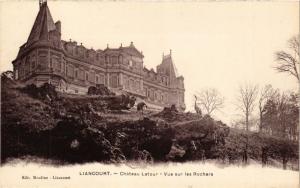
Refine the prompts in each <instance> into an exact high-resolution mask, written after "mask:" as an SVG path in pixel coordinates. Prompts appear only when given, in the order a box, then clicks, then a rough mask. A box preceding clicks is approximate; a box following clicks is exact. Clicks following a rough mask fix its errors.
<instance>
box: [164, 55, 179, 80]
mask: <svg viewBox="0 0 300 188" xmlns="http://www.w3.org/2000/svg"><path fill="white" fill-rule="evenodd" d="M162 64H168V65H169V66H170V68H171V70H170V71H172V72H173V73H174V74H175V77H176V78H177V77H179V74H178V71H177V68H176V66H175V64H174V63H173V60H172V56H171V53H170V54H169V55H164V56H163V60H162Z"/></svg>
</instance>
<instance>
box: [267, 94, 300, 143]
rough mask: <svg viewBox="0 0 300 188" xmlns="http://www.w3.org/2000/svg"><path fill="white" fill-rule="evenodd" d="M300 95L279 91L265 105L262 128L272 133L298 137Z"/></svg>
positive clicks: (290, 138)
mask: <svg viewBox="0 0 300 188" xmlns="http://www.w3.org/2000/svg"><path fill="white" fill-rule="evenodd" d="M298 100H299V97H298V95H297V94H295V93H288V94H287V93H282V94H280V93H278V94H276V95H274V96H273V97H271V98H269V99H268V101H267V102H266V104H265V105H264V107H263V113H262V128H263V130H264V131H265V132H267V133H269V134H270V135H275V136H279V137H283V138H286V139H289V140H297V139H298V134H297V132H298V130H299V125H298V124H299V105H298V104H299V103H298Z"/></svg>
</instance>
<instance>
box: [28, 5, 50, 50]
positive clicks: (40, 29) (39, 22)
mask: <svg viewBox="0 0 300 188" xmlns="http://www.w3.org/2000/svg"><path fill="white" fill-rule="evenodd" d="M55 29H56V27H55V24H54V21H53V19H52V16H51V13H50V10H49V8H48V6H47V2H45V3H42V4H41V5H40V10H39V13H38V15H37V17H36V19H35V21H34V24H33V26H32V29H31V32H30V35H29V37H28V40H27V44H31V43H33V42H35V41H39V40H48V39H49V32H50V31H53V30H55Z"/></svg>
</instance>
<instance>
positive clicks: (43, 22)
mask: <svg viewBox="0 0 300 188" xmlns="http://www.w3.org/2000/svg"><path fill="white" fill-rule="evenodd" d="M143 58H144V55H143V53H142V52H140V51H138V50H137V49H136V47H135V46H134V44H133V43H132V42H131V44H130V45H129V46H122V45H121V46H120V47H118V48H110V47H109V46H107V48H106V49H104V50H100V49H99V50H94V49H87V48H86V47H84V46H83V45H82V43H80V44H77V42H75V41H71V40H70V41H65V40H62V39H61V22H60V21H57V22H55V23H54V21H53V19H52V16H51V14H50V11H49V8H48V6H47V2H46V1H40V9H39V12H38V15H37V17H36V20H35V22H34V24H33V27H32V29H31V32H30V35H29V37H28V39H27V42H26V43H25V44H23V45H22V46H21V47H20V49H19V53H18V55H17V57H16V59H15V60H14V61H13V62H12V64H13V69H14V77H15V79H17V80H20V81H22V82H25V83H26V84H32V83H33V84H36V85H41V84H43V83H45V82H49V83H51V84H53V85H55V86H56V88H57V90H60V91H62V92H68V93H78V94H86V93H87V90H88V88H89V86H95V85H96V84H104V85H105V86H107V87H108V88H109V89H110V90H112V91H114V92H116V93H124V92H125V93H129V94H133V95H135V96H137V97H138V98H139V99H141V100H143V101H145V102H146V103H147V104H148V106H150V107H153V108H157V109H160V108H162V107H165V106H170V105H172V104H175V105H176V106H177V107H178V108H179V109H181V110H184V109H185V104H184V92H185V89H184V78H183V77H182V76H179V75H178V73H177V70H176V67H175V65H174V63H173V60H172V55H171V51H170V54H169V55H163V58H162V63H161V64H160V65H158V66H157V67H156V71H154V70H153V69H150V70H149V69H147V68H145V67H144V66H143V63H144V62H143Z"/></svg>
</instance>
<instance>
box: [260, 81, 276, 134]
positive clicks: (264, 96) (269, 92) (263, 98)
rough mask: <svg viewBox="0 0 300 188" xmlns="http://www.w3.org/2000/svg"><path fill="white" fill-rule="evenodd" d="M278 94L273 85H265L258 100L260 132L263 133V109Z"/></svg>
mask: <svg viewBox="0 0 300 188" xmlns="http://www.w3.org/2000/svg"><path fill="white" fill-rule="evenodd" d="M276 93H278V90H274V89H273V88H272V85H270V84H268V85H265V87H263V88H262V89H261V90H260V93H259V98H258V110H259V131H260V132H261V131H262V128H263V127H262V115H263V108H264V106H265V105H266V103H267V101H268V100H269V99H270V98H272V96H274V95H275V94H276Z"/></svg>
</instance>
